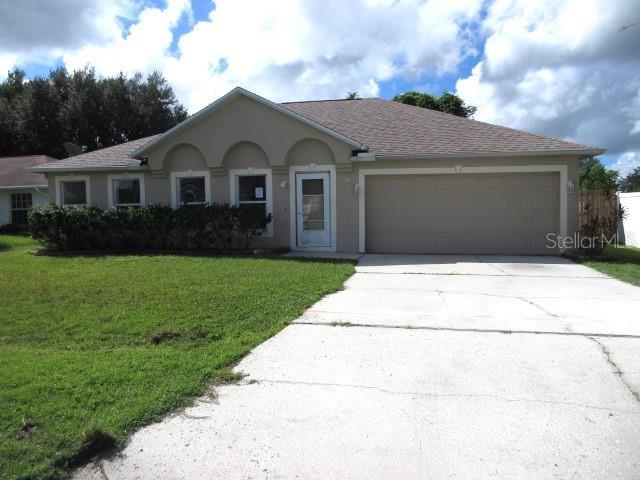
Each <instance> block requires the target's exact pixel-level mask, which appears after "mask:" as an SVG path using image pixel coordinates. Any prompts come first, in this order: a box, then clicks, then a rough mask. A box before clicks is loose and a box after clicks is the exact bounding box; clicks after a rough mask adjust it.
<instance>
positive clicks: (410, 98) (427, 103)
mask: <svg viewBox="0 0 640 480" xmlns="http://www.w3.org/2000/svg"><path fill="white" fill-rule="evenodd" d="M393 101H394V102H400V103H404V104H407V105H413V106H416V107H422V108H428V109H429V110H437V111H438V112H444V113H450V114H452V115H457V116H458V117H465V118H471V117H472V116H473V115H474V114H475V113H476V110H477V108H476V107H473V106H471V105H466V104H465V103H464V100H462V99H461V98H460V97H459V96H457V95H455V94H453V93H450V92H444V93H443V94H442V95H440V96H439V97H435V96H433V95H430V94H428V93H424V92H416V91H411V92H406V93H402V94H400V95H396V96H395V97H393Z"/></svg>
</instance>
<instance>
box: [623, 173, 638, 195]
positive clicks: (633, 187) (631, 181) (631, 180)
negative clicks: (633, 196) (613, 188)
mask: <svg viewBox="0 0 640 480" xmlns="http://www.w3.org/2000/svg"><path fill="white" fill-rule="evenodd" d="M620 187H621V189H622V190H623V191H625V192H640V167H636V168H634V169H633V171H632V172H631V173H629V174H628V175H627V176H626V177H624V178H623V179H622V181H621V182H620Z"/></svg>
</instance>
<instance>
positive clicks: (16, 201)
mask: <svg viewBox="0 0 640 480" xmlns="http://www.w3.org/2000/svg"><path fill="white" fill-rule="evenodd" d="M32 206H33V197H32V195H31V193H12V194H11V223H13V224H14V225H26V224H27V223H28V220H27V213H29V209H30V208H31V207H32Z"/></svg>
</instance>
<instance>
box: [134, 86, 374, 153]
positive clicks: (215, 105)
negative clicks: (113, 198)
mask: <svg viewBox="0 0 640 480" xmlns="http://www.w3.org/2000/svg"><path fill="white" fill-rule="evenodd" d="M240 95H243V96H245V97H247V98H250V99H251V100H255V101H256V102H258V103H261V104H262V105H265V106H267V107H269V108H272V109H274V110H276V111H278V112H280V113H282V114H284V115H287V116H288V117H291V118H293V119H295V120H298V121H299V122H302V123H304V124H305V125H309V126H310V127H313V128H315V129H316V130H320V131H321V132H323V133H326V134H327V135H329V136H331V137H333V138H336V139H338V140H340V141H342V142H344V143H347V144H349V145H351V146H352V147H355V148H357V149H359V150H367V146H366V145H364V144H362V143H360V142H357V141H356V140H353V139H351V138H349V137H347V136H346V135H343V134H341V133H339V132H336V131H335V130H331V129H330V128H328V127H325V126H324V125H322V124H320V123H318V122H315V121H313V120H311V119H309V118H307V117H303V116H302V115H300V114H298V113H295V112H293V111H291V110H289V109H288V108H285V107H283V106H282V105H279V104H277V103H275V102H272V101H271V100H267V99H266V98H264V97H261V96H260V95H256V94H255V93H253V92H250V91H249V90H245V89H244V88H242V87H236V88H234V89H233V90H231V91H230V92H228V93H226V94H225V95H223V96H222V97H220V98H218V99H217V100H215V101H214V102H212V103H210V104H209V105H207V106H206V107H204V108H203V109H202V110H200V111H198V112H196V113H194V114H193V115H191V116H190V117H189V118H187V119H186V120H184V121H183V122H180V123H179V124H178V125H176V126H175V127H173V128H172V129H170V130H167V131H166V132H165V133H163V134H162V135H160V136H159V137H157V138H154V139H153V140H152V141H150V142H149V143H147V144H145V145H143V146H141V147H140V148H137V149H136V150H134V151H133V152H131V153H130V154H129V157H131V158H142V157H144V155H145V154H146V153H147V152H148V151H149V150H151V149H152V148H154V147H155V146H156V145H158V144H160V143H162V142H164V141H165V140H166V139H167V138H169V137H171V136H173V135H174V134H176V133H178V132H180V131H181V130H183V129H185V128H187V127H188V126H189V125H191V124H192V123H194V122H197V121H198V120H199V119H201V118H203V117H205V116H207V115H209V114H210V113H213V112H215V111H216V110H217V109H219V108H221V107H222V106H224V105H226V104H227V103H229V102H230V101H231V100H233V99H234V98H236V97H238V96H240Z"/></svg>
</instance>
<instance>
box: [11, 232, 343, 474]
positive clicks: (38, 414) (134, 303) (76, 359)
mask: <svg viewBox="0 0 640 480" xmlns="http://www.w3.org/2000/svg"><path fill="white" fill-rule="evenodd" d="M35 245H36V244H35V243H34V242H33V241H32V240H30V239H28V238H23V237H10V236H0V364H1V365H2V368H1V369H0V478H2V479H5V478H23V477H30V478H34V477H35V478H49V477H64V476H65V475H66V472H67V468H68V467H69V466H70V465H73V464H74V462H78V461H81V460H82V457H83V456H84V455H86V454H88V453H90V451H91V449H92V448H93V447H94V446H95V444H97V443H98V444H99V443H100V441H101V440H102V439H104V440H106V441H107V443H108V441H109V439H110V436H112V437H113V438H115V439H116V440H117V441H118V442H122V441H123V440H124V439H126V437H127V436H128V435H129V434H130V433H132V432H133V431H134V430H135V429H137V428H139V427H141V426H143V425H145V424H148V423H150V422H153V421H154V420H157V419H159V418H160V417H162V416H163V415H165V414H167V413H168V412H170V411H172V410H175V409H178V408H180V407H182V406H185V405H186V404H188V403H189V402H190V401H191V399H193V397H194V396H197V395H200V394H202V393H203V391H204V388H205V386H206V384H207V382H209V381H216V380H224V379H225V378H229V376H230V369H229V367H230V366H232V365H233V364H234V362H236V361H237V360H239V359H240V358H241V357H242V356H243V355H245V354H246V353H247V352H248V351H249V350H250V349H251V348H253V347H255V346H256V345H258V344H259V343H261V342H263V341H264V340H266V339H267V338H269V337H271V336H272V335H274V334H275V333H277V332H278V331H279V330H281V329H282V328H283V327H284V326H286V325H287V324H288V323H289V322H290V321H291V320H293V319H294V318H296V317H297V316H298V315H299V314H300V313H302V311H303V310H304V309H305V308H306V307H307V306H309V305H311V304H313V303H314V302H315V301H317V300H318V299H319V298H320V297H322V296H323V295H326V294H328V293H330V292H333V291H335V290H338V289H339V288H340V287H341V285H342V283H343V282H344V280H345V279H346V278H347V277H348V276H349V275H351V273H352V272H353V265H352V264H350V263H344V262H313V261H297V260H288V259H287V260H285V259H259V258H229V257H198V256H173V255H148V256H144V255H121V256H105V257H100V256H75V257H45V256H33V255H31V254H30V251H31V250H33V249H34V247H35ZM162 334H179V336H174V338H168V337H171V336H172V335H165V336H164V337H167V338H164V337H162ZM158 336H160V337H161V338H158ZM154 337H156V342H157V341H158V340H161V341H159V343H157V344H156V342H154ZM96 432H98V433H97V434H96ZM100 432H106V433H107V434H108V435H106V436H101V435H100Z"/></svg>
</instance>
